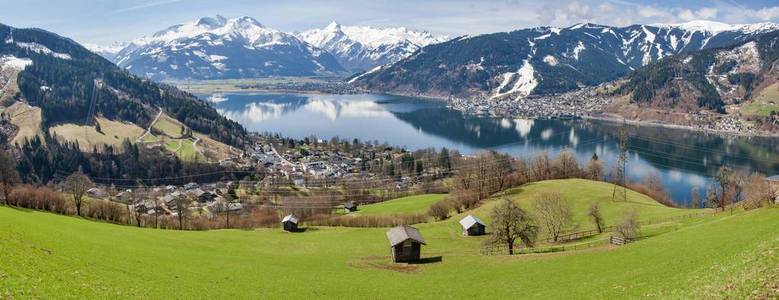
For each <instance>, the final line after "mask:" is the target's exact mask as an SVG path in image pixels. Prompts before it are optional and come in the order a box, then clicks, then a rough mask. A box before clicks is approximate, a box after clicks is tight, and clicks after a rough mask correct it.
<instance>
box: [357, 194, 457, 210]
mask: <svg viewBox="0 0 779 300" xmlns="http://www.w3.org/2000/svg"><path fill="white" fill-rule="evenodd" d="M446 196H447V195H446V194H425V195H417V196H409V197H403V198H398V199H392V200H389V201H384V202H379V203H376V204H368V205H362V206H360V207H359V212H360V214H362V215H375V214H400V213H420V214H424V213H426V212H427V209H428V208H430V205H431V204H433V203H435V202H438V201H440V200H443V199H445V198H446Z"/></svg>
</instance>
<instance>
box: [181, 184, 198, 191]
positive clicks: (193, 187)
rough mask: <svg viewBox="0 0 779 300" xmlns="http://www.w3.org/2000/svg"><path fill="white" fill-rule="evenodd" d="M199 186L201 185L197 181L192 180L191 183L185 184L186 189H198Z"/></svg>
mask: <svg viewBox="0 0 779 300" xmlns="http://www.w3.org/2000/svg"><path fill="white" fill-rule="evenodd" d="M198 187H200V186H199V185H198V184H197V183H195V182H190V183H187V184H185V185H184V189H185V190H194V189H196V188H198Z"/></svg>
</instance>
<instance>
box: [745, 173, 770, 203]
mask: <svg viewBox="0 0 779 300" xmlns="http://www.w3.org/2000/svg"><path fill="white" fill-rule="evenodd" d="M774 197H775V192H774V190H773V189H772V188H771V185H770V184H769V183H768V181H767V180H766V179H765V177H764V176H763V175H760V174H752V176H750V177H749V181H748V183H747V186H746V188H745V190H744V208H746V209H752V208H759V207H761V206H763V205H766V204H768V203H770V202H771V200H773V199H774Z"/></svg>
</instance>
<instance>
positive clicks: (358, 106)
mask: <svg viewBox="0 0 779 300" xmlns="http://www.w3.org/2000/svg"><path fill="white" fill-rule="evenodd" d="M257 97H258V96H255V97H251V98H247V100H248V99H252V100H253V101H251V102H248V103H247V101H235V102H234V101H229V102H228V103H222V104H219V105H218V106H217V107H218V108H219V110H220V112H222V113H223V114H225V115H227V116H228V117H230V118H233V119H235V120H237V121H239V122H255V123H256V122H262V121H264V120H267V119H268V118H281V117H283V116H284V115H285V114H288V113H291V112H294V111H296V110H300V109H306V110H309V111H312V112H315V113H318V114H322V115H324V116H326V117H328V118H330V119H333V120H335V119H338V118H341V117H385V116H392V117H394V118H397V119H399V120H401V121H403V122H405V123H407V124H409V125H410V126H412V127H413V128H415V129H417V130H420V131H422V132H424V133H426V134H430V135H434V136H438V137H442V138H444V139H447V140H450V141H454V142H457V143H461V144H464V145H466V146H469V147H472V148H478V149H498V150H506V151H511V148H524V149H525V150H526V151H540V150H546V149H551V150H553V151H554V150H556V149H560V148H563V147H570V148H573V149H575V150H576V151H577V153H579V155H580V156H587V155H591V154H592V153H593V152H596V150H598V151H597V152H599V153H605V154H607V155H612V154H614V153H616V150H617V135H618V132H619V126H621V125H620V124H617V123H610V122H601V121H586V120H524V119H505V118H504V119H499V118H485V117H477V116H470V115H463V114H462V113H460V112H458V111H454V110H451V109H448V108H446V107H445V106H444V104H443V103H441V102H431V101H419V100H409V99H399V100H398V99H392V100H389V99H378V100H375V101H341V100H338V99H335V98H334V97H332V96H304V95H259V99H258V98H257ZM257 100H259V101H257ZM630 131H631V140H630V149H631V152H632V154H633V155H637V156H639V157H641V158H642V159H644V160H646V161H647V162H649V163H650V164H652V165H654V166H655V167H657V168H658V169H681V170H688V171H693V172H696V173H699V174H706V175H712V174H714V173H716V170H717V169H718V168H719V167H720V166H721V165H722V164H727V165H730V166H737V167H744V168H746V169H751V170H757V171H760V172H763V173H765V174H769V175H772V174H775V173H779V155H778V153H779V139H770V138H757V137H753V138H743V137H723V136H720V135H714V134H705V133H701V132H695V131H688V130H681V129H673V128H663V127H651V126H641V127H636V126H631V130H630ZM376 138H378V139H380V138H381V137H376ZM431 146H435V145H431ZM607 159H608V158H607Z"/></svg>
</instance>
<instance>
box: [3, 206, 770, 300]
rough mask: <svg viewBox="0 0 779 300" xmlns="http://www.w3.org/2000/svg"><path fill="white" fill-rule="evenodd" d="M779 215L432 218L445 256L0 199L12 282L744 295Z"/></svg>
mask: <svg viewBox="0 0 779 300" xmlns="http://www.w3.org/2000/svg"><path fill="white" fill-rule="evenodd" d="M777 226H779V209H776V208H773V209H761V210H758V211H751V212H747V213H739V214H736V215H733V216H730V215H728V214H723V215H718V216H715V217H706V218H702V219H698V220H694V221H688V222H686V223H680V224H677V225H676V226H675V227H673V228H672V229H666V230H665V231H662V232H657V235H655V236H653V237H651V238H648V239H644V240H642V241H638V242H635V243H633V244H630V245H628V246H624V247H619V248H609V247H604V248H598V249H592V250H584V251H578V252H567V253H558V254H547V255H524V256H514V257H504V256H481V255H479V254H478V253H477V251H476V249H477V248H478V241H475V240H473V239H469V238H465V237H462V236H460V235H459V232H457V231H453V230H452V229H451V228H448V226H441V224H440V223H439V224H424V225H420V226H418V228H420V230H422V233H423V235H424V236H425V238H426V239H427V240H428V243H429V246H426V247H424V248H423V256H425V257H432V256H442V261H441V262H438V263H431V264H423V265H392V264H389V263H387V261H388V260H389V256H388V254H389V249H388V246H387V241H386V238H385V237H384V229H356V228H317V229H316V230H309V231H307V232H305V233H302V234H289V233H284V232H282V231H280V230H276V229H263V230H254V231H241V230H220V231H209V232H179V231H165V230H151V229H138V228H133V227H125V226H117V225H109V224H103V223H95V222H91V221H87V220H81V219H77V218H71V217H63V216H57V215H52V214H48V213H41V212H32V211H26V210H17V209H10V208H6V207H0V228H2V229H0V241H2V243H0V245H2V253H3V259H2V260H0V274H1V275H2V276H0V295H15V296H18V297H20V298H24V297H36V296H37V297H54V296H62V295H68V296H72V297H74V298H76V297H82V296H83V297H90V298H98V297H100V298H105V297H118V298H130V297H160V298H169V297H180V298H198V297H243V298H257V297H270V296H277V297H278V296H279V295H282V294H284V295H289V296H291V297H292V298H308V297H312V296H314V297H329V298H344V297H355V296H356V297H362V298H372V297H378V296H384V297H391V295H397V294H398V291H402V293H403V295H404V296H409V297H480V298H490V297H492V298H494V297H500V298H505V297H528V298H530V297H533V298H565V297H569V296H570V295H577V296H579V297H585V298H601V299H602V298H622V297H630V298H638V297H649V298H656V297H674V298H679V297H681V298H704V297H709V296H711V295H712V294H714V295H722V294H725V295H728V296H731V297H736V298H741V297H742V296H746V295H748V293H749V292H750V291H751V290H753V289H757V290H762V291H764V292H765V291H768V290H767V289H766V288H770V287H771V285H770V283H771V282H775V281H770V280H772V279H773V280H775V279H776V278H777V274H779V270H777V269H776V266H777V265H779V258H778V256H776V255H772V253H773V252H774V251H775V249H776V247H778V246H779V231H776V227H777ZM474 278H478V280H473V279H474ZM345 282H346V283H351V285H350V284H346V285H344V283H345ZM571 283H575V284H571ZM352 285H355V286H359V288H349V287H350V286H352Z"/></svg>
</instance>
